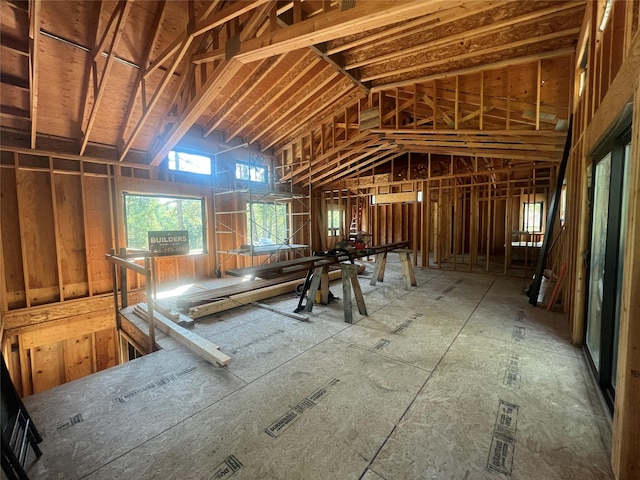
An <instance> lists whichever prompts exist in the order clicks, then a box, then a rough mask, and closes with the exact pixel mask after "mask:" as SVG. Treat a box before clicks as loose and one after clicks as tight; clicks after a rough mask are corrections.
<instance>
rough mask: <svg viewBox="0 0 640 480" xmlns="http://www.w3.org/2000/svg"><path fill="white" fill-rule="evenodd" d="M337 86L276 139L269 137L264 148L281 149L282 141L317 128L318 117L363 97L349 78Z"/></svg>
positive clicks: (283, 129) (278, 134)
mask: <svg viewBox="0 0 640 480" xmlns="http://www.w3.org/2000/svg"><path fill="white" fill-rule="evenodd" d="M336 87H337V88H335V89H334V90H333V91H329V92H325V95H323V96H322V97H321V98H320V99H319V101H318V102H317V103H316V104H311V105H310V106H309V108H307V110H305V111H304V112H302V113H301V115H299V116H297V117H295V118H293V119H291V120H290V121H289V122H288V123H287V124H286V125H285V126H284V127H282V129H281V130H280V131H279V132H277V133H276V134H275V135H277V136H278V138H275V139H274V140H269V139H267V142H265V143H266V146H265V143H263V144H262V148H263V150H266V149H267V148H270V147H274V148H276V149H279V147H278V145H279V144H280V143H283V142H284V141H287V140H289V139H291V138H296V137H299V136H300V135H305V134H306V132H309V131H310V130H316V129H317V124H318V122H317V119H318V118H326V117H330V116H332V115H334V114H335V112H337V111H341V110H343V109H344V108H345V106H347V105H350V104H351V103H353V102H354V101H358V100H359V99H361V98H362V90H360V89H359V88H357V87H355V86H354V85H353V84H351V83H350V82H349V81H348V80H347V79H342V80H341V81H340V82H339V83H337V85H336ZM320 123H322V121H321V122H320ZM276 144H278V145H276Z"/></svg>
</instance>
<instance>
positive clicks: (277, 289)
mask: <svg viewBox="0 0 640 480" xmlns="http://www.w3.org/2000/svg"><path fill="white" fill-rule="evenodd" d="M341 275H342V274H341V272H340V270H335V271H333V272H329V280H337V279H339V278H341ZM298 283H299V281H298V280H293V281H289V282H286V283H280V284H277V285H272V286H270V287H266V288H261V289H258V290H252V291H250V292H245V293H240V294H238V295H231V296H230V297H229V298H226V299H223V300H219V301H217V302H212V303H208V304H205V305H200V306H198V307H193V308H190V309H189V316H190V317H191V318H201V317H206V316H207V315H212V314H214V313H219V312H223V311H225V310H231V309H232V308H236V307H241V306H243V305H250V304H252V303H254V302H257V301H259V300H264V299H266V298H271V297H275V296H278V295H284V294H286V293H290V292H292V291H293V289H294V288H295V287H296V285H297V284H298Z"/></svg>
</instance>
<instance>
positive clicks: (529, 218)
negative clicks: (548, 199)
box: [522, 202, 542, 232]
mask: <svg viewBox="0 0 640 480" xmlns="http://www.w3.org/2000/svg"><path fill="white" fill-rule="evenodd" d="M522 222H523V223H522V230H524V231H525V232H540V231H541V230H542V202H535V203H524V204H523V215H522Z"/></svg>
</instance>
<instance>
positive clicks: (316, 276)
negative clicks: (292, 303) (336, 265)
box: [302, 267, 324, 312]
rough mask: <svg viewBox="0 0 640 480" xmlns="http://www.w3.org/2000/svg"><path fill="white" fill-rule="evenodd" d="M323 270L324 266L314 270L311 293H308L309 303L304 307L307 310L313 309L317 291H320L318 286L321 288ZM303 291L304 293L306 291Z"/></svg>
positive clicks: (310, 287)
mask: <svg viewBox="0 0 640 480" xmlns="http://www.w3.org/2000/svg"><path fill="white" fill-rule="evenodd" d="M323 270H324V267H317V268H316V269H315V270H314V271H313V279H312V280H311V285H310V286H309V293H308V294H307V305H306V306H305V307H304V309H305V310H306V311H307V312H310V311H312V310H313V304H314V302H315V300H316V292H317V291H318V288H320V280H321V279H322V271H323ZM302 293H303V294H304V292H302Z"/></svg>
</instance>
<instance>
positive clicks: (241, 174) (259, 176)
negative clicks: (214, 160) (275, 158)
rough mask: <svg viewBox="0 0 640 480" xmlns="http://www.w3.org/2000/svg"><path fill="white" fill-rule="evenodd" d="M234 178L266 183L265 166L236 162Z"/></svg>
mask: <svg viewBox="0 0 640 480" xmlns="http://www.w3.org/2000/svg"><path fill="white" fill-rule="evenodd" d="M236 179H238V180H248V181H250V182H260V183H267V167H264V166H262V165H251V164H249V163H243V162H236Z"/></svg>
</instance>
